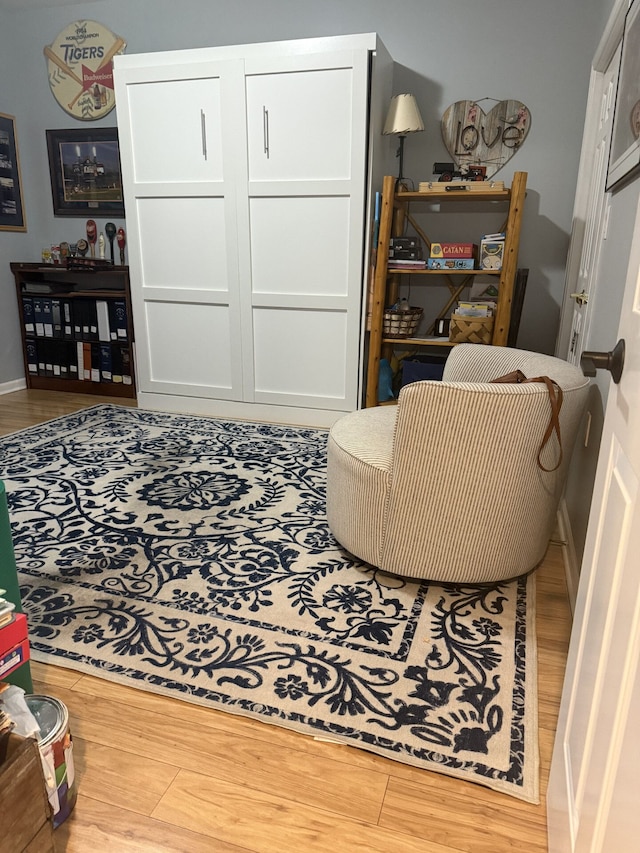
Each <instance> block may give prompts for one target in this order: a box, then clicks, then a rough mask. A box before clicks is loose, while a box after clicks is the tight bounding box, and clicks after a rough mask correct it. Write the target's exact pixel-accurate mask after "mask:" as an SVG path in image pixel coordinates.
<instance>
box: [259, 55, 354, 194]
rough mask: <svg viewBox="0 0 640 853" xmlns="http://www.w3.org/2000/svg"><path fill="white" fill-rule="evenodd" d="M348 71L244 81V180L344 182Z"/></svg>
mask: <svg viewBox="0 0 640 853" xmlns="http://www.w3.org/2000/svg"><path fill="white" fill-rule="evenodd" d="M351 85H352V70H351V68H328V69H323V70H317V71H303V72H296V71H294V72H289V73H279V74H261V75H256V76H252V77H247V107H248V114H247V126H248V130H249V134H248V139H249V180H251V181H260V180H282V181H296V180H306V179H311V178H326V179H330V178H348V177H349V176H350V172H351V134H350V131H351V94H352V93H351Z"/></svg>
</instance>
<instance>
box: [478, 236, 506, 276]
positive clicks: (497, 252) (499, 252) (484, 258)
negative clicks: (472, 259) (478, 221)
mask: <svg viewBox="0 0 640 853" xmlns="http://www.w3.org/2000/svg"><path fill="white" fill-rule="evenodd" d="M503 258H504V240H497V241H493V240H482V242H481V243H480V269H481V270H501V269H502V260H503Z"/></svg>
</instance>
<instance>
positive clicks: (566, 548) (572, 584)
mask: <svg viewBox="0 0 640 853" xmlns="http://www.w3.org/2000/svg"><path fill="white" fill-rule="evenodd" d="M558 531H559V533H560V539H561V540H562V541H561V543H560V545H561V548H562V560H563V562H564V574H565V578H566V581H567V592H568V595H569V604H570V605H571V613H572V614H573V612H574V609H575V606H576V596H577V594H578V583H579V581H580V562H579V560H578V555H577V553H576V547H575V543H574V539H573V534H572V532H571V521H570V519H569V513H568V511H567V503H566V501H565V499H564V498H562V500H561V501H560V506H559V508H558Z"/></svg>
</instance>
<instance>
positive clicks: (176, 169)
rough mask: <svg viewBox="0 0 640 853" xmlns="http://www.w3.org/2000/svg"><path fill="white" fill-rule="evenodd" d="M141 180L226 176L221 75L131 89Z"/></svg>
mask: <svg viewBox="0 0 640 853" xmlns="http://www.w3.org/2000/svg"><path fill="white" fill-rule="evenodd" d="M128 94H129V106H130V110H131V132H132V138H133V168H134V175H135V180H136V182H137V183H153V182H156V181H163V180H171V181H174V182H181V181H202V180H221V179H222V174H223V156H222V152H223V149H222V116H221V104H220V101H221V93H220V78H219V77H209V78H204V79H199V80H192V79H185V80H176V79H174V80H161V81H158V80H155V81H153V82H142V83H136V84H131V85H130V86H129V87H128Z"/></svg>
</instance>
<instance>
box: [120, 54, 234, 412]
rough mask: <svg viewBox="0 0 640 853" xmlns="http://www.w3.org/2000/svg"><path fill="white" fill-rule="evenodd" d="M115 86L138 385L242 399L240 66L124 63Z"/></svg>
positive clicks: (231, 63) (179, 393)
mask: <svg viewBox="0 0 640 853" xmlns="http://www.w3.org/2000/svg"><path fill="white" fill-rule="evenodd" d="M116 87H117V91H118V95H117V103H118V125H119V137H120V149H121V159H122V170H123V175H124V184H125V196H126V197H125V203H126V212H127V229H128V231H129V234H128V248H129V265H130V267H131V282H132V287H131V298H132V305H133V313H134V325H135V329H136V361H137V375H138V382H139V388H140V391H141V392H143V393H145V392H152V393H156V394H168V395H176V396H189V397H205V398H207V397H208V398H216V399H227V400H241V399H242V367H241V363H242V346H241V323H240V297H239V266H238V251H239V250H238V234H237V222H236V219H237V183H238V175H239V174H240V173H241V168H242V167H243V166H244V161H245V159H246V144H245V127H244V65H243V63H242V61H240V60H235V61H232V60H229V61H211V60H202V59H198V60H194V61H192V62H184V63H182V64H179V63H174V64H169V65H168V64H162V65H158V66H156V65H153V64H149V65H146V66H143V67H124V68H122V69H121V70H120V71H118V69H116ZM244 168H246V167H244Z"/></svg>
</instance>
